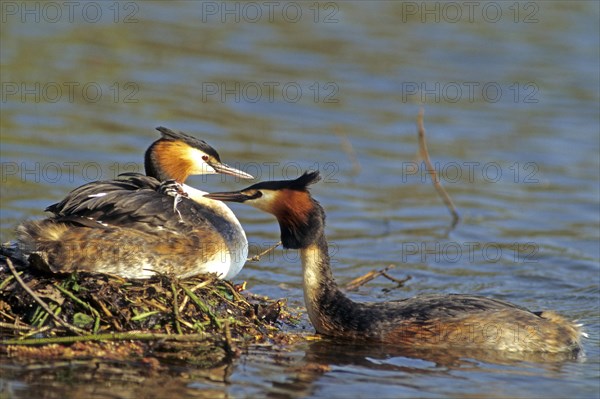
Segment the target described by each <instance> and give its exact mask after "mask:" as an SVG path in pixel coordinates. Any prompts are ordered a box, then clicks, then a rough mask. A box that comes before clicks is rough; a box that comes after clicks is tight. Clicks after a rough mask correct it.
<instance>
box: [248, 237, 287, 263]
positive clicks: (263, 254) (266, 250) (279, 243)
mask: <svg viewBox="0 0 600 399" xmlns="http://www.w3.org/2000/svg"><path fill="white" fill-rule="evenodd" d="M280 245H281V241H279V242H278V243H276V244H275V245H273V246H272V247H269V248H267V249H265V250H264V251H262V252H261V253H259V254H258V255H254V256H253V257H251V258H248V259H246V262H258V261H259V260H260V258H261V257H262V256H265V255H266V254H268V253H269V252H271V251H274V250H275V248H277V247H278V246H280Z"/></svg>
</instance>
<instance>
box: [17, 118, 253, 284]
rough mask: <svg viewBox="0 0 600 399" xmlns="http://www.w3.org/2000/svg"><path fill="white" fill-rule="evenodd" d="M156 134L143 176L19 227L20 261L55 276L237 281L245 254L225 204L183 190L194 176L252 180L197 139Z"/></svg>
mask: <svg viewBox="0 0 600 399" xmlns="http://www.w3.org/2000/svg"><path fill="white" fill-rule="evenodd" d="M157 130H158V131H160V132H161V138H160V139H158V140H156V141H155V142H154V143H152V145H151V146H150V147H149V148H148V150H147V151H146V154H145V169H146V175H143V174H140V173H125V174H122V175H119V176H118V178H117V179H115V180H107V181H97V182H92V183H88V184H85V185H83V186H81V187H79V188H76V189H75V190H73V191H71V192H70V193H69V194H68V195H67V197H66V198H65V199H64V200H62V201H61V202H59V203H57V204H54V205H51V206H49V207H48V208H46V210H47V211H50V212H52V213H53V214H54V215H53V216H51V217H49V218H47V219H44V220H40V221H28V222H25V223H23V224H22V225H21V226H19V227H18V228H17V234H18V246H19V248H20V250H21V252H22V254H23V257H24V258H27V257H28V258H29V260H30V262H31V263H32V264H34V265H38V266H40V267H42V268H44V269H50V270H51V271H53V272H56V273H63V272H72V271H76V270H79V271H85V272H94V273H106V274H115V275H119V276H122V277H125V278H148V277H150V276H152V275H153V274H155V273H157V272H160V273H169V274H173V275H176V276H178V277H180V278H185V277H189V276H193V275H196V274H200V273H209V272H214V273H217V274H218V275H219V276H220V277H221V278H232V277H234V276H235V275H236V274H238V273H239V271H240V270H241V269H242V267H243V266H244V263H245V262H246V257H247V255H248V241H247V239H246V234H245V232H244V230H243V229H242V226H241V225H240V222H239V221H238V219H237V218H236V217H235V215H234V214H233V212H232V211H231V210H230V209H229V207H227V206H226V205H225V204H223V203H222V202H220V201H214V200H211V199H209V198H205V197H204V194H206V192H203V191H200V190H197V189H194V188H192V187H189V186H187V185H185V184H184V183H185V181H186V179H187V178H188V177H189V176H190V175H201V174H214V173H223V174H227V175H232V176H236V177H239V178H243V179H252V178H253V177H252V176H251V175H249V174H247V173H245V172H242V171H241V170H237V169H234V168H231V167H229V166H227V165H225V164H224V163H222V162H221V160H220V158H219V154H218V153H217V151H215V149H214V148H212V147H211V146H209V145H208V144H206V142H204V141H202V140H198V139H196V138H195V137H192V136H189V135H187V134H185V133H182V132H174V131H172V130H170V129H167V128H164V127H159V128H157ZM169 180H171V182H173V183H174V182H176V183H174V184H170V182H169Z"/></svg>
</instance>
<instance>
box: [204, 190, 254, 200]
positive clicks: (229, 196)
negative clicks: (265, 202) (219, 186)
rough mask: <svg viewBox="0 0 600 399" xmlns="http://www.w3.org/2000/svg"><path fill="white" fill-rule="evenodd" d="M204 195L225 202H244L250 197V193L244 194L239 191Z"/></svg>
mask: <svg viewBox="0 0 600 399" xmlns="http://www.w3.org/2000/svg"><path fill="white" fill-rule="evenodd" d="M204 196H205V197H206V198H210V199H213V200H218V201H225V202H245V201H247V200H249V199H251V198H252V197H251V196H250V195H247V194H244V193H242V192H241V191H227V192H220V193H209V194H204Z"/></svg>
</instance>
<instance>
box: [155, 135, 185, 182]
mask: <svg viewBox="0 0 600 399" xmlns="http://www.w3.org/2000/svg"><path fill="white" fill-rule="evenodd" d="M190 150H191V147H190V146H189V145H187V144H186V143H184V142H183V141H170V140H160V141H158V142H157V143H156V144H155V145H154V148H153V151H154V154H155V156H156V158H155V159H156V160H157V162H158V165H156V166H157V167H158V168H159V169H161V171H162V172H163V174H164V175H167V176H169V178H170V179H175V180H177V181H178V182H180V183H185V180H186V179H187V178H188V176H189V175H190V174H192V171H193V170H194V160H193V159H191V158H190V155H189V153H190Z"/></svg>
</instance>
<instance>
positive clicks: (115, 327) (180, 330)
mask: <svg viewBox="0 0 600 399" xmlns="http://www.w3.org/2000/svg"><path fill="white" fill-rule="evenodd" d="M11 265H12V262H11ZM11 265H8V263H7V260H6V258H3V259H0V335H1V339H2V340H1V345H0V353H2V354H8V355H9V356H11V355H12V356H19V357H24V356H27V355H28V354H32V355H33V356H37V357H39V356H41V354H40V352H39V351H38V350H33V348H29V347H28V346H30V345H40V344H47V347H48V350H50V348H53V349H52V351H51V352H52V353H56V355H55V356H56V357H61V356H64V353H65V352H64V350H57V349H56V344H63V346H65V344H68V345H72V344H73V343H75V342H88V343H90V344H91V342H95V343H96V344H97V343H100V344H102V343H105V344H107V343H111V345H114V344H115V343H118V342H120V343H127V342H129V343H130V342H132V341H134V342H135V343H136V345H139V344H140V343H143V345H145V349H146V350H150V349H151V350H152V354H153V355H156V356H158V357H166V358H178V359H188V360H189V359H194V358H198V359H199V361H200V362H202V361H204V360H206V361H208V364H209V365H214V364H216V363H218V362H220V361H224V360H226V359H228V358H229V359H231V358H233V357H235V356H236V355H237V354H238V353H239V352H240V349H239V348H242V349H243V348H244V347H247V346H248V345H252V344H257V343H286V342H290V341H293V340H296V339H297V336H293V335H290V334H286V333H285V332H283V331H282V330H281V328H280V327H281V325H282V323H287V324H294V323H296V322H297V318H296V317H297V316H292V315H291V314H290V313H289V311H288V310H287V309H286V307H285V303H284V301H277V300H269V299H267V298H259V297H257V296H254V295H252V294H249V293H247V292H245V291H244V287H243V285H242V286H234V285H232V284H231V283H230V282H228V281H224V280H219V279H217V278H216V276H215V275H200V276H196V277H193V278H188V279H185V280H177V279H175V278H170V277H169V276H155V277H153V278H150V279H147V280H125V279H121V278H119V277H114V276H108V275H99V274H88V273H74V274H70V275H67V276H60V277H57V276H56V275H49V274H44V273H41V272H39V271H36V270H32V269H31V268H29V267H27V266H26V265H20V266H19V267H17V268H16V269H15V268H14V267H13V268H11V267H10V266H11ZM15 273H16V274H17V275H18V278H17V276H15ZM25 286H27V287H28V288H29V289H26V288H25ZM49 312H51V313H53V314H49ZM115 341H116V342H115ZM49 344H54V345H49ZM106 346H107V347H110V345H106ZM65 347H66V346H65ZM150 347H151V348H150ZM142 352H145V350H142ZM133 354H134V355H136V354H139V347H138V346H136V349H135V351H133ZM43 356H46V357H47V356H50V357H53V356H52V355H48V354H47V353H45V354H43Z"/></svg>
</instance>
